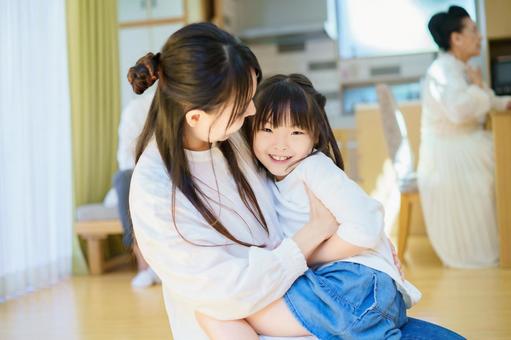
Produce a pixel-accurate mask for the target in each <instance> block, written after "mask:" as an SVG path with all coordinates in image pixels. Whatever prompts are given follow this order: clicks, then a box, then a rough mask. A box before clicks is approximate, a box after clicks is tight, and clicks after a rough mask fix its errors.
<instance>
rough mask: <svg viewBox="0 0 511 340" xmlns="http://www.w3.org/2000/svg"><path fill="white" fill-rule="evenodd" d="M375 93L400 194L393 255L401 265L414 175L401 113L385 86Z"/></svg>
mask: <svg viewBox="0 0 511 340" xmlns="http://www.w3.org/2000/svg"><path fill="white" fill-rule="evenodd" d="M376 93H377V95H378V103H379V106H380V113H381V119H382V124H383V135H384V137H385V142H386V144H387V148H388V151H389V156H390V158H391V160H392V165H393V167H394V170H395V173H396V178H397V181H398V186H399V192H400V193H401V203H400V209H399V221H398V241H397V254H398V257H399V259H400V260H401V261H402V262H403V261H404V254H405V251H406V245H407V241H408V235H409V233H410V224H411V216H412V209H413V206H414V205H415V204H416V203H417V202H419V200H420V196H419V189H418V186H417V175H416V172H415V169H414V155H413V152H412V149H411V147H410V142H409V140H408V132H407V129H406V123H405V120H404V117H403V114H402V113H401V111H400V110H399V108H398V107H397V105H396V102H395V100H394V97H393V95H392V93H391V91H390V88H389V87H388V86H387V85H385V84H378V85H376Z"/></svg>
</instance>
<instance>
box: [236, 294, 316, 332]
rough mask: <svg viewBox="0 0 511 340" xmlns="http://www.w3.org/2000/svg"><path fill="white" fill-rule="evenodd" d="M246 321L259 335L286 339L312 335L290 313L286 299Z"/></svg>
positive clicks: (274, 303) (272, 304)
mask: <svg viewBox="0 0 511 340" xmlns="http://www.w3.org/2000/svg"><path fill="white" fill-rule="evenodd" d="M246 320H247V321H248V323H249V324H250V326H252V328H253V329H254V330H255V331H256V332H257V333H258V334H263V335H269V336H284V337H285V336H307V335H310V333H309V331H307V330H306V329H305V328H303V326H302V325H301V324H300V323H299V322H298V321H297V320H296V319H295V317H294V316H293V314H292V313H291V312H290V311H289V308H288V307H287V304H286V303H285V302H284V299H279V300H277V301H275V302H273V303H271V304H270V305H269V306H267V307H266V308H264V309H262V310H260V311H259V312H257V313H255V314H252V315H251V316H249V317H248V318H247V319H246Z"/></svg>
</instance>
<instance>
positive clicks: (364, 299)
mask: <svg viewBox="0 0 511 340" xmlns="http://www.w3.org/2000/svg"><path fill="white" fill-rule="evenodd" d="M284 300H285V301H286V303H287V305H288V307H289V310H290V311H291V313H293V315H294V316H295V318H296V319H297V320H298V321H299V322H300V323H301V324H302V326H303V327H305V328H306V329H307V330H308V331H309V332H311V334H313V335H315V336H316V337H317V338H319V339H357V340H358V339H360V340H363V339H367V340H373V339H392V340H397V339H400V338H401V329H400V328H401V327H402V326H404V325H405V324H406V322H407V317H406V306H405V303H404V301H403V298H402V296H401V293H400V292H399V291H398V290H397V288H396V285H395V283H394V280H392V278H391V277H390V276H388V275H387V274H385V273H382V272H380V271H377V270H374V269H372V268H370V267H367V266H364V265H361V264H358V263H351V262H334V263H332V264H329V265H327V266H323V267H320V268H318V269H310V270H308V271H306V272H305V273H304V275H302V276H301V277H299V278H298V279H297V280H296V281H295V282H294V283H293V286H292V287H291V288H290V289H289V290H288V291H287V293H286V294H285V295H284Z"/></svg>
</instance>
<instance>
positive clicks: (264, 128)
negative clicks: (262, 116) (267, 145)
mask: <svg viewBox="0 0 511 340" xmlns="http://www.w3.org/2000/svg"><path fill="white" fill-rule="evenodd" d="M261 131H263V132H271V129H270V128H267V127H263V128H262V129H261Z"/></svg>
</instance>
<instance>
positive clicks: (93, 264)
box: [75, 204, 132, 275]
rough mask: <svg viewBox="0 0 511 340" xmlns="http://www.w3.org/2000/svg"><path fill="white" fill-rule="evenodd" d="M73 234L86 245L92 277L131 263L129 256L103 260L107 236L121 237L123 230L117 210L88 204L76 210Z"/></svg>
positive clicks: (123, 255) (124, 255)
mask: <svg viewBox="0 0 511 340" xmlns="http://www.w3.org/2000/svg"><path fill="white" fill-rule="evenodd" d="M75 232H76V234H77V235H79V236H80V237H82V238H83V239H84V240H85V241H86V244H87V262H88V264H89V271H90V273H91V274H92V275H100V274H103V273H104V272H105V271H108V270H110V269H112V268H113V267H116V266H118V265H120V264H124V263H129V262H131V261H132V256H131V254H122V255H118V256H116V257H114V258H112V259H110V260H105V257H104V246H105V244H104V243H105V240H106V238H107V237H108V235H122V234H123V229H122V226H121V222H120V220H119V218H118V213H117V208H116V207H113V208H108V207H104V206H103V205H101V204H89V205H84V206H81V207H79V208H78V210H77V221H76V223H75Z"/></svg>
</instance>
